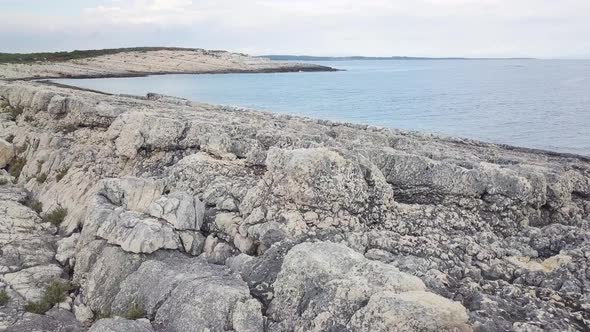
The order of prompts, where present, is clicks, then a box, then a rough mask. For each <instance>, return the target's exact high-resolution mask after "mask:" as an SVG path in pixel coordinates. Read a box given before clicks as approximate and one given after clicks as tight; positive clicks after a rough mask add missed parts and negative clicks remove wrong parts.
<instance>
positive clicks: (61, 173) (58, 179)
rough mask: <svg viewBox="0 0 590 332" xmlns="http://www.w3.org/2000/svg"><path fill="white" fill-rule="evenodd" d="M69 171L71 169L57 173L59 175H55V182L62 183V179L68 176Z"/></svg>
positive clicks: (64, 169) (66, 168)
mask: <svg viewBox="0 0 590 332" xmlns="http://www.w3.org/2000/svg"><path fill="white" fill-rule="evenodd" d="M69 170H70V168H69V167H64V168H62V169H60V170H59V171H57V174H56V175H55V180H57V182H59V181H61V179H63V178H64V177H65V176H66V174H68V171H69Z"/></svg>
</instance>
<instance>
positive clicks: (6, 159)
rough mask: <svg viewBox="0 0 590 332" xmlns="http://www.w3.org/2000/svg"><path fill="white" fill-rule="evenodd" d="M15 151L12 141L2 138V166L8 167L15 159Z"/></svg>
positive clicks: (0, 151) (0, 150) (0, 143)
mask: <svg viewBox="0 0 590 332" xmlns="http://www.w3.org/2000/svg"><path fill="white" fill-rule="evenodd" d="M14 156H15V152H14V146H13V145H12V143H8V142H6V141H5V140H3V139H1V138H0V168H4V167H6V166H7V165H8V164H10V162H11V161H12V160H13V159H14Z"/></svg>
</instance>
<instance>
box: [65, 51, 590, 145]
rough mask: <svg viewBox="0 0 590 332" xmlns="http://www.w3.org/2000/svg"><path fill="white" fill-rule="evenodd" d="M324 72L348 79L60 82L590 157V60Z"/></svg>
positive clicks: (389, 63) (394, 65) (353, 66)
mask: <svg viewBox="0 0 590 332" xmlns="http://www.w3.org/2000/svg"><path fill="white" fill-rule="evenodd" d="M316 63H318V64H322V65H328V66H332V67H335V68H339V69H345V70H346V71H340V72H329V73H281V74H224V75H164V76H150V77H141V78H108V79H85V80H65V79H64V80H56V81H57V82H59V83H64V84H71V85H76V86H80V87H84V88H90V89H95V90H101V91H105V92H111V93H126V94H140V95H143V94H145V93H147V92H158V93H163V94H168V95H173V96H179V97H184V98H188V99H191V100H195V101H201V102H207V103H214V104H223V105H232V106H242V107H248V108H255V109H260V110H267V111H273V112H278V113H289V114H298V115H304V116H309V117H315V118H323V119H330V120H338V121H347V122H355V123H366V124H372V125H379V126H385V127H391V128H401V129H410V130H419V131H425V132H433V133H440V134H445V135H451V136H463V137H469V138H475V139H481V140H484V141H490V142H497V143H505V144H511V145H518V146H525V147H532V148H541V149H548V150H555V151H562V152H573V153H579V154H585V155H590V61H587V60H579V61H578V60H493V61H489V60H488V61H486V60H433V61H419V60H418V61H413V60H402V61H399V60H397V61H395V60H382V61H378V60H376V61H336V62H316Z"/></svg>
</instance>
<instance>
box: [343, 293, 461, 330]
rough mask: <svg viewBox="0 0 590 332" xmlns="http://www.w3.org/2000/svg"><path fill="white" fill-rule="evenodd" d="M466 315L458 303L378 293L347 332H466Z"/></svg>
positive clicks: (425, 296)
mask: <svg viewBox="0 0 590 332" xmlns="http://www.w3.org/2000/svg"><path fill="white" fill-rule="evenodd" d="M468 318H469V317H468V316H467V311H466V310H465V308H464V307H463V306H462V305H461V304H460V303H458V302H453V301H450V300H447V299H445V298H443V297H440V296H438V295H435V294H433V293H429V292H424V291H412V292H405V293H399V294H397V293H394V292H389V291H385V292H380V293H377V294H375V295H373V296H371V299H370V300H369V303H368V304H367V305H366V306H365V307H363V308H361V309H360V310H358V311H357V312H356V313H355V314H354V315H353V316H352V318H351V320H350V323H348V326H347V330H348V331H355V332H356V331H358V332H361V331H362V332H364V331H375V332H387V331H424V332H439V331H440V332H468V331H472V328H471V327H470V326H469V325H468V324H467V321H468Z"/></svg>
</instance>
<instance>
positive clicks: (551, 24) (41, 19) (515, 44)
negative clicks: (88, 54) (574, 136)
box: [0, 0, 590, 58]
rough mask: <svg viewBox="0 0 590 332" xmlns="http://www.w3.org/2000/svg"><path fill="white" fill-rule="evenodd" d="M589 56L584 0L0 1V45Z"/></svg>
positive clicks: (589, 8)
mask: <svg viewBox="0 0 590 332" xmlns="http://www.w3.org/2000/svg"><path fill="white" fill-rule="evenodd" d="M129 46H182V47H200V48H207V49H225V50H231V51H240V52H246V53H250V54H309V55H373V56H389V55H410V56H470V57H473V56H484V57H494V56H499V57H521V56H531V57H542V58H590V0H192V1H191V0H88V1H86V0H0V52H31V51H46V50H49V51H58V50H73V49H93V48H107V47H109V48H110V47H129Z"/></svg>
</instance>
